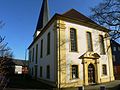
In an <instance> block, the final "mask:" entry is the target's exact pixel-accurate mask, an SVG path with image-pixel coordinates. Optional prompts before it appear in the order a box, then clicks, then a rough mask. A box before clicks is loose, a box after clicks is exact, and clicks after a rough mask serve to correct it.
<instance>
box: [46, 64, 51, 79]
mask: <svg viewBox="0 0 120 90" xmlns="http://www.w3.org/2000/svg"><path fill="white" fill-rule="evenodd" d="M47 78H48V79H50V66H49V65H47Z"/></svg>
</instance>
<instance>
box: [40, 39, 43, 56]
mask: <svg viewBox="0 0 120 90" xmlns="http://www.w3.org/2000/svg"><path fill="white" fill-rule="evenodd" d="M40 57H41V58H42V57H43V39H42V40H41V48H40Z"/></svg>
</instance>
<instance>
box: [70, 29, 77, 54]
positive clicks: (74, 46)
mask: <svg viewBox="0 0 120 90" xmlns="http://www.w3.org/2000/svg"><path fill="white" fill-rule="evenodd" d="M70 42H71V51H73V52H75V51H77V36H76V29H74V28H70Z"/></svg>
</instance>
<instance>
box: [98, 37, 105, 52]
mask: <svg viewBox="0 0 120 90" xmlns="http://www.w3.org/2000/svg"><path fill="white" fill-rule="evenodd" d="M99 39H100V54H105V45H104V38H103V36H102V35H100V36H99Z"/></svg>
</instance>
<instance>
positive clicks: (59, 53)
mask: <svg viewBox="0 0 120 90" xmlns="http://www.w3.org/2000/svg"><path fill="white" fill-rule="evenodd" d="M60 72H61V68H60V20H59V90H60V89H61V88H60V83H61V74H60Z"/></svg>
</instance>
